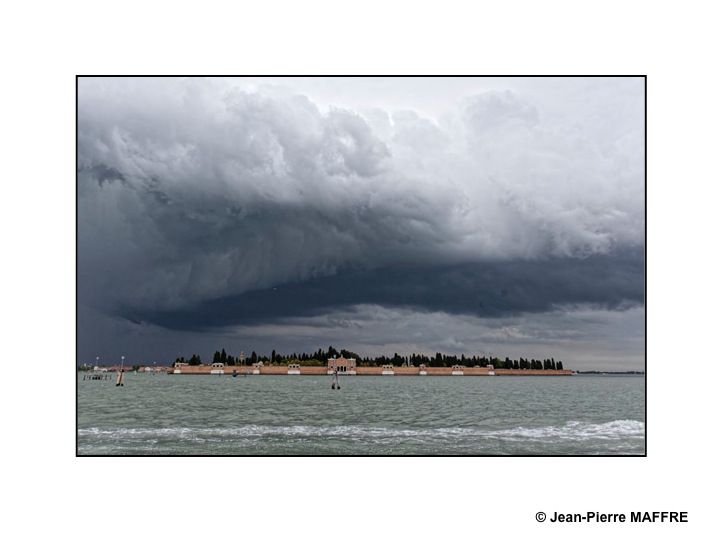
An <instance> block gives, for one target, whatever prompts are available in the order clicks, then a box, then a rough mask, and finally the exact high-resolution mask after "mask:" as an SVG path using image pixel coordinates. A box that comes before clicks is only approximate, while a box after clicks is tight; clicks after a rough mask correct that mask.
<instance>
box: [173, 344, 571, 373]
mask: <svg viewBox="0 0 720 540" xmlns="http://www.w3.org/2000/svg"><path fill="white" fill-rule="evenodd" d="M336 357H337V358H339V357H344V358H354V359H355V360H356V362H357V365H358V366H366V367H367V366H383V365H388V364H391V365H393V366H414V367H418V366H420V364H424V365H425V366H427V367H451V366H463V367H475V366H479V367H488V366H490V365H492V366H493V367H494V368H495V369H534V370H556V369H558V370H559V369H563V363H562V362H561V361H557V362H556V361H555V358H544V359H542V360H535V359H534V358H531V359H528V358H522V357H520V358H517V359H510V358H509V357H507V356H506V357H505V359H504V360H503V359H501V358H499V357H494V356H485V355H483V356H477V355H472V356H465V355H464V354H461V355H460V356H457V355H449V354H442V353H439V352H438V353H435V355H434V356H427V355H424V354H411V355H408V356H402V355H399V354H398V353H395V354H394V355H393V356H385V355H381V356H376V357H374V358H371V357H368V356H366V357H360V355H358V354H356V353H354V352H352V351H348V350H346V349H340V350H339V351H338V350H337V349H335V348H334V347H332V346H330V347H328V349H327V351H325V350H323V349H318V350H317V351H315V352H312V353H301V354H297V353H293V354H288V355H283V354H280V353H278V352H276V351H275V350H273V351H272V353H271V354H270V356H266V355H259V354H257V353H256V352H255V351H252V353H251V354H250V355H249V356H245V357H241V356H238V357H235V356H233V355H231V354H228V353H227V352H226V351H225V349H222V350H220V351H215V353H214V354H213V363H216V362H221V363H223V364H227V365H228V366H236V365H237V366H241V365H242V366H250V365H252V364H256V363H258V362H262V363H263V364H265V365H268V364H269V365H288V364H300V365H301V366H325V365H327V362H328V360H329V359H331V358H336ZM175 362H183V363H185V362H187V363H188V364H189V365H191V366H199V365H202V359H201V358H200V355H199V354H193V355H192V356H191V357H190V359H189V360H185V357H184V356H181V357H178V358H176V359H175Z"/></svg>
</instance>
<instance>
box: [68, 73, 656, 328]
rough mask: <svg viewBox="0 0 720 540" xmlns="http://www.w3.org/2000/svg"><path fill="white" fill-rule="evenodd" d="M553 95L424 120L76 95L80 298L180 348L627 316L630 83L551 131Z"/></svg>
mask: <svg viewBox="0 0 720 540" xmlns="http://www.w3.org/2000/svg"><path fill="white" fill-rule="evenodd" d="M562 97H563V96H560V97H559V98H558V100H557V101H556V102H548V100H547V98H546V97H545V98H543V99H541V100H538V102H535V101H534V100H533V97H532V93H531V92H529V91H528V87H527V86H525V87H524V89H523V90H520V91H503V90H493V91H489V92H483V93H480V94H476V95H467V96H465V97H464V98H462V99H459V100H457V101H456V103H455V106H454V108H449V107H448V110H446V111H445V112H444V113H443V114H442V115H440V116H438V117H434V116H424V115H423V113H422V111H412V110H397V109H394V110H383V109H381V108H377V107H376V108H373V109H364V108H358V109H351V108H348V107H345V108H338V107H332V106H328V105H326V104H322V105H319V104H316V103H314V102H313V100H312V96H305V95H299V94H294V93H293V92H292V91H288V90H286V89H282V88H277V87H267V86H263V87H257V88H255V89H253V90H247V89H245V88H244V87H242V85H240V84H235V82H234V81H232V80H231V81H225V80H198V79H188V80H181V79H121V80H116V79H81V81H80V85H79V133H78V135H79V146H78V163H79V171H78V182H79V198H78V205H79V226H78V242H79V244H78V255H79V267H78V274H79V278H80V279H79V290H78V295H79V300H80V302H81V303H82V304H83V305H85V306H88V307H89V308H91V309H94V310H98V311H99V312H102V313H104V314H107V315H108V316H111V317H126V318H128V319H132V320H136V321H146V322H148V323H150V324H152V325H159V326H164V327H167V328H170V329H183V330H186V331H187V330H193V331H195V330H201V329H204V330H208V329H212V328H216V329H219V328H224V327H228V326H232V325H252V326H255V327H257V326H258V325H259V324H269V323H271V322H272V321H276V320H280V319H283V320H284V319H287V318H288V317H299V318H303V317H305V318H306V317H317V316H321V315H322V313H323V312H325V313H331V312H336V311H338V310H340V311H342V310H346V309H349V308H351V307H352V306H353V305H367V304H376V305H384V306H394V307H397V308H413V309H418V310H421V311H425V312H435V311H438V312H445V313H449V314H457V315H472V316H477V317H484V318H487V317H507V316H513V317H516V316H520V315H521V314H522V313H531V312H534V313H541V312H545V311H548V310H553V309H557V307H558V306H562V305H576V304H593V305H596V306H597V307H598V308H602V309H610V308H612V309H617V308H622V309H626V308H627V307H628V306H630V305H633V304H638V303H641V302H642V301H643V294H644V270H643V269H644V258H643V250H644V246H643V242H644V210H643V207H644V195H643V190H644V187H643V175H644V171H643V159H644V157H643V133H642V85H641V82H638V83H637V84H635V85H628V82H627V80H617V81H613V80H600V81H598V82H597V84H596V85H589V86H588V87H586V88H585V89H584V97H585V102H584V103H582V104H578V103H577V102H574V101H573V100H572V99H569V98H568V100H567V101H568V103H569V105H568V110H569V111H571V112H568V113H567V114H563V113H562V111H563V107H562V103H560V101H561V100H562ZM618 111H620V112H624V114H619V112H618ZM608 118H610V119H611V120H612V121H609V120H608ZM81 330H82V328H81Z"/></svg>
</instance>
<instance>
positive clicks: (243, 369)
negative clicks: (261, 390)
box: [168, 366, 573, 377]
mask: <svg viewBox="0 0 720 540" xmlns="http://www.w3.org/2000/svg"><path fill="white" fill-rule="evenodd" d="M212 369H216V368H211V367H210V366H183V367H181V368H180V371H181V374H182V375H210V371H211V370H212ZM233 370H236V371H237V374H238V375H242V374H243V373H248V374H252V372H253V368H252V367H250V366H227V367H225V369H224V371H225V375H232V373H233ZM425 371H426V372H427V375H428V376H439V375H448V376H450V375H452V372H453V369H452V368H449V367H428V368H425ZM287 372H288V368H287V366H262V367H261V368H260V375H287ZM327 372H328V370H327V368H326V367H324V366H300V374H301V375H327ZM356 372H357V375H382V372H383V368H382V367H357V368H356ZM393 372H394V374H395V375H394V376H396V377H397V376H408V375H416V376H418V375H419V374H420V368H417V367H406V366H402V367H395V368H393ZM462 372H463V376H465V377H467V376H486V377H487V376H489V375H490V369H488V368H481V367H471V368H463V369H462ZM168 373H170V374H172V373H173V368H169V369H168ZM572 374H573V372H572V371H571V370H569V369H563V370H544V369H496V370H495V375H496V376H498V375H499V376H507V375H511V376H523V375H524V376H527V375H540V376H556V375H572Z"/></svg>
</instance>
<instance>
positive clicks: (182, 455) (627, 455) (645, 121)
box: [73, 74, 648, 458]
mask: <svg viewBox="0 0 720 540" xmlns="http://www.w3.org/2000/svg"><path fill="white" fill-rule="evenodd" d="M90 77H92V78H192V77H198V78H200V77H204V78H220V77H222V78H229V79H230V78H249V77H256V78H262V77H266V78H270V77H278V78H279V77H283V78H296V77H303V78H326V77H327V78H330V77H334V78H379V77H384V78H447V79H451V78H468V79H471V78H478V79H479V78H542V79H548V78H573V79H589V78H642V79H643V81H644V84H643V86H644V101H645V103H644V109H645V110H644V115H645V117H644V134H643V135H644V140H645V145H644V148H645V156H644V161H645V170H644V177H645V178H644V184H645V188H644V195H645V201H644V203H645V216H644V218H645V220H644V225H645V245H644V257H645V260H644V265H645V292H644V303H643V306H644V308H645V314H644V315H645V374H644V375H643V377H644V379H645V400H644V409H645V441H644V442H645V452H644V453H643V454H593V455H585V454H551V455H548V454H509V455H505V454H408V455H399V454H372V455H366V454H80V453H79V450H80V446H79V443H80V441H79V434H78V430H79V418H78V410H79V409H78V406H79V401H78V390H79V385H78V376H77V373H78V371H77V361H78V357H77V356H78V334H79V328H78V261H79V259H78V194H79V184H78V119H79V108H78V99H79V97H78V83H79V80H80V78H90ZM73 377H74V378H75V457H76V458H93V457H113V458H148V457H152V458H167V457H171V458H172V457H180V458H182V457H203V458H215V457H220V458H228V457H302V458H317V457H360V458H363V457H393V458H413V457H454V458H472V457H502V458H518V457H519V458H523V457H538V458H567V457H573V458H599V457H612V458H646V457H648V453H647V440H648V438H647V425H648V422H647V401H648V392H647V388H648V387H647V75H646V74H645V75H630V74H626V75H607V74H605V75H417V74H416V75H348V74H346V75H333V74H330V75H268V74H260V75H217V74H216V75H207V74H206V75H147V74H146V75H110V74H103V75H88V74H76V75H75V360H74V366H73Z"/></svg>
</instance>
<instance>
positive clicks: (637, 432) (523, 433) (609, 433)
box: [78, 420, 645, 441]
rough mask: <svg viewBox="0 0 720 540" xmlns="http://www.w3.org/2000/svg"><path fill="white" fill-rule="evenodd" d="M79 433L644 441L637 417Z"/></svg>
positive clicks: (92, 432)
mask: <svg viewBox="0 0 720 540" xmlns="http://www.w3.org/2000/svg"><path fill="white" fill-rule="evenodd" d="M78 434H79V435H80V436H81V437H83V438H87V439H99V440H116V441H128V440H147V439H154V440H158V441H159V440H163V441H171V440H181V441H205V440H212V439H220V440H228V439H229V440H238V439H259V438H288V439H316V438H318V439H322V438H341V439H354V440H358V439H371V440H382V439H424V440H428V439H429V440H433V439H435V440H437V439H455V440H466V439H477V438H479V439H495V440H505V441H531V440H534V441H569V440H593V439H597V440H620V439H623V440H625V439H643V438H644V437H645V424H644V423H643V422H640V421H637V420H613V421H611V422H605V423H600V424H593V423H589V422H579V421H570V422H566V423H565V424H564V425H561V426H538V427H514V428H509V429H490V428H466V427H456V428H429V429H403V428H389V427H370V426H306V425H297V426H271V425H255V424H251V425H245V426H238V427H232V428H212V427H207V428H198V427H173V428H97V427H93V428H83V429H79V430H78Z"/></svg>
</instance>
